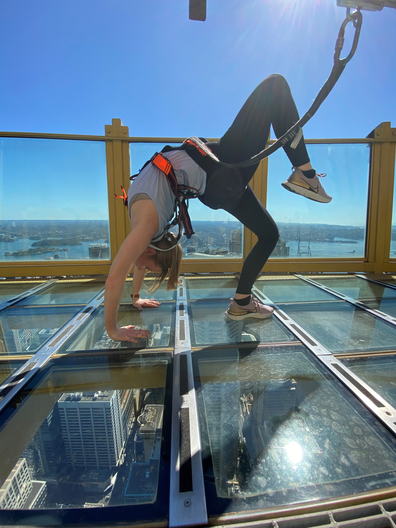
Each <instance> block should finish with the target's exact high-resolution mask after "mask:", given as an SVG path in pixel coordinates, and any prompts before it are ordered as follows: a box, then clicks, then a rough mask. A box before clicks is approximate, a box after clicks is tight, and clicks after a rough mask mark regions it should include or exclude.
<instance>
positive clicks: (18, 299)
mask: <svg viewBox="0 0 396 528" xmlns="http://www.w3.org/2000/svg"><path fill="white" fill-rule="evenodd" d="M58 280H59V278H57V279H50V280H48V281H46V282H44V283H43V284H38V285H37V286H34V287H33V288H30V289H29V290H26V291H24V292H22V293H20V294H19V295H15V296H14V297H11V298H10V299H7V300H6V301H4V302H2V303H1V304H0V312H1V311H2V310H5V309H6V308H8V307H9V306H13V305H14V304H17V303H19V302H21V301H24V300H25V299H27V298H28V297H31V296H32V295H34V294H35V293H41V292H43V291H44V290H46V289H47V288H49V287H50V286H53V285H54V284H56V283H57V282H58Z"/></svg>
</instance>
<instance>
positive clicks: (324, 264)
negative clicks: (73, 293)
mask: <svg viewBox="0 0 396 528" xmlns="http://www.w3.org/2000/svg"><path fill="white" fill-rule="evenodd" d="M0 137H9V138H41V139H49V140H50V139H64V140H79V141H104V142H105V143H106V163H107V181H108V200H109V201H108V205H109V220H110V241H111V242H110V244H111V259H110V260H108V261H69V262H51V264H48V263H47V262H41V261H32V262H27V263H25V262H23V263H20V262H15V261H13V262H10V263H9V264H8V263H0V275H1V276H4V277H14V276H15V275H18V276H21V277H22V276H25V277H27V276H30V277H31V276H37V277H44V276H47V277H48V276H57V275H69V276H70V275H74V276H76V275H101V274H107V273H108V271H109V268H110V265H111V262H112V261H113V259H114V258H115V255H116V254H117V251H118V249H119V247H120V246H121V244H122V242H123V240H124V239H125V237H126V235H127V234H128V232H129V229H130V227H129V219H128V215H127V211H126V208H124V207H121V206H120V203H119V201H118V200H115V199H114V198H113V194H114V193H119V190H120V187H121V185H122V186H124V187H125V188H127V187H128V185H129V176H130V158H129V145H130V143H152V144H153V150H154V149H155V143H181V142H182V141H183V140H184V138H166V137H165V138H164V137H162V138H159V137H152V138H148V137H141V138H140V137H130V136H129V132H128V127H126V126H123V124H122V122H121V120H120V119H113V120H112V124H111V125H105V134H104V136H82V135H69V134H39V133H20V132H0ZM209 139H210V140H214V139H216V138H209ZM269 143H270V144H271V143H273V141H269ZM306 143H307V144H329V143H331V144H359V143H363V144H370V145H371V149H372V156H371V167H370V190H369V204H368V220H367V255H366V257H365V258H355V259H301V258H300V259H294V260H293V259H271V260H270V261H269V262H267V264H266V267H265V271H266V272H269V273H273V272H276V273H279V272H283V273H290V272H292V273H296V272H300V273H302V272H311V271H317V272H331V271H334V272H341V271H344V272H345V271H347V272H356V269H357V268H359V269H360V270H361V271H363V272H375V273H382V272H387V271H394V272H396V259H391V258H390V255H389V248H390V236H391V218H392V208H393V196H394V195H393V180H394V177H395V149H396V128H391V126H390V123H387V122H385V123H382V124H381V125H379V126H378V127H377V128H375V129H374V131H373V132H372V133H371V134H370V136H369V137H367V138H355V139H340V138H332V139H314V140H306ZM267 178H268V160H263V161H262V162H261V163H260V165H259V168H258V170H257V171H256V174H255V176H254V178H253V180H252V182H251V185H252V187H253V189H254V191H255V193H256V195H257V197H258V198H259V200H260V201H261V202H262V203H263V204H264V205H265V204H266V199H267ZM255 240H256V239H255V236H254V235H252V234H251V232H250V231H248V230H247V229H245V230H244V257H246V255H247V254H248V252H249V251H250V249H251V248H252V247H253V245H254V244H255ZM242 265H243V259H221V260H220V259H204V260H199V259H193V260H188V259H186V260H184V262H183V264H182V268H181V271H182V272H183V273H190V272H194V273H195V272H200V273H205V272H224V271H226V272H238V271H240V270H241V268H242Z"/></svg>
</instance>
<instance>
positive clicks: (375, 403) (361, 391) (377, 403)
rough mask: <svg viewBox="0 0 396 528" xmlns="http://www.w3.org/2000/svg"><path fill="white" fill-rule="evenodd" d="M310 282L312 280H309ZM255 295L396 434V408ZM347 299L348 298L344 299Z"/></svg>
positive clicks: (293, 323) (293, 322)
mask: <svg viewBox="0 0 396 528" xmlns="http://www.w3.org/2000/svg"><path fill="white" fill-rule="evenodd" d="M307 282H310V281H307ZM253 293H254V295H256V296H257V297H258V298H259V299H261V300H262V301H263V302H265V303H266V304H272V306H273V307H274V308H275V311H274V315H275V317H277V319H278V320H279V321H281V322H282V323H283V324H284V325H285V326H286V327H287V328H288V330H290V332H292V333H293V334H294V335H295V336H296V337H297V338H298V339H299V340H301V342H302V343H303V344H304V345H305V346H306V347H307V348H308V350H310V352H312V353H313V354H314V355H315V356H316V357H317V358H318V359H319V361H320V362H321V363H322V364H323V365H325V366H326V367H327V368H328V369H329V370H330V371H331V372H332V373H333V374H334V376H335V377H336V378H337V379H339V380H340V381H341V382H342V383H343V384H344V385H345V386H346V387H347V388H348V389H349V390H350V391H351V392H352V393H353V394H354V395H355V396H356V397H357V398H358V399H359V400H360V401H361V402H362V403H363V405H364V406H365V407H367V408H368V409H369V410H370V411H371V412H372V413H373V414H374V416H376V418H378V419H379V420H380V421H381V422H382V423H383V424H384V425H385V426H386V427H387V428H388V429H389V430H390V431H391V432H392V433H393V434H394V435H395V436H396V409H395V408H394V407H392V406H391V405H389V404H388V402H387V401H386V400H385V399H384V398H383V397H382V396H380V395H379V394H378V393H377V392H376V391H375V390H373V389H372V388H371V387H369V385H367V384H366V383H365V382H363V381H362V380H361V379H360V378H359V377H358V376H357V375H356V374H354V373H353V372H352V371H351V370H350V369H349V368H348V367H346V366H345V365H344V364H343V363H341V361H339V360H338V359H337V358H336V357H334V355H333V354H332V353H331V352H330V351H329V350H328V349H327V348H326V347H324V346H323V345H321V344H320V343H319V342H318V341H317V340H316V339H315V338H314V337H313V336H311V335H310V334H309V333H308V332H307V331H306V330H304V329H303V328H301V326H300V325H298V324H297V323H296V322H295V321H294V320H293V319H292V318H291V317H289V316H288V315H287V314H286V313H285V312H283V310H281V309H279V307H278V306H277V305H276V304H274V303H273V302H272V301H271V299H269V297H267V296H266V295H264V294H263V293H262V292H261V291H260V290H257V291H256V289H255V290H254V292H253ZM344 300H346V299H344Z"/></svg>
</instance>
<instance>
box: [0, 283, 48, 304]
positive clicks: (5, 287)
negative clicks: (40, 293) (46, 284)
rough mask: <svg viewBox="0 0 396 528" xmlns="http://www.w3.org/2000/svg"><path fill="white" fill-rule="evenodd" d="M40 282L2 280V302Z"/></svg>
mask: <svg viewBox="0 0 396 528" xmlns="http://www.w3.org/2000/svg"><path fill="white" fill-rule="evenodd" d="M39 284H42V283H40V282H8V281H0V304H1V303H3V302H6V301H8V300H9V299H12V298H13V297H16V296H17V295H20V294H21V293H23V292H25V291H27V290H31V289H32V288H35V287H36V286H38V285H39Z"/></svg>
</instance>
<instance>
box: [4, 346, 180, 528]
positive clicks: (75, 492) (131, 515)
mask: <svg viewBox="0 0 396 528" xmlns="http://www.w3.org/2000/svg"><path fill="white" fill-rule="evenodd" d="M170 367H171V358H170V355H167V354H161V355H160V354H159V355H156V356H152V355H150V357H147V356H146V357H143V356H139V357H136V356H131V355H127V356H126V355H122V356H119V355H114V354H112V355H109V356H101V357H100V358H99V357H95V358H93V357H87V356H85V357H81V356H80V357H79V358H73V357H71V356H69V357H65V358H60V359H56V360H52V361H51V362H50V363H49V364H48V366H46V368H45V370H44V371H43V372H40V374H39V375H36V376H35V377H34V378H33V379H32V380H31V382H30V383H29V385H28V386H27V387H26V388H25V390H24V392H23V395H22V401H21V403H20V406H22V407H23V411H22V412H19V413H17V412H12V411H11V412H9V413H7V416H6V417H4V416H0V456H1V461H2V463H1V468H0V489H1V490H2V491H3V494H2V495H1V497H2V503H1V505H0V506H1V509H0V520H1V521H2V522H1V523H0V524H1V525H2V526H3V525H4V521H6V522H7V524H10V523H11V521H14V522H15V524H17V525H19V522H18V520H20V519H21V518H23V515H24V512H23V511H15V510H12V509H11V510H10V508H13V505H12V503H13V500H14V498H15V494H14V495H13V494H12V488H14V489H18V487H19V491H20V496H18V497H17V499H18V502H19V504H18V506H16V507H19V508H24V509H25V510H26V509H30V508H31V509H33V510H40V511H41V512H42V513H41V519H43V518H45V512H43V509H47V510H48V509H50V510H51V513H50V514H47V517H46V518H47V519H48V518H50V519H51V524H57V525H58V524H68V523H69V522H73V521H74V522H81V521H80V519H81V517H82V516H83V517H84V519H85V520H86V519H87V518H89V515H90V512H92V513H93V515H94V518H93V520H95V518H96V522H99V521H101V522H106V521H107V522H108V523H110V524H112V523H113V522H116V521H118V522H122V521H123V522H125V521H126V520H128V521H129V522H136V521H138V520H140V519H144V520H146V521H147V519H152V520H153V522H154V521H165V520H166V518H167V517H168V498H169V484H168V483H169V460H165V458H164V454H166V453H168V452H169V445H168V444H169V438H170V429H169V423H170V415H169V413H170V396H171V392H170V380H171V368H170ZM11 408H12V406H11ZM4 419H6V420H7V427H2V424H3V423H4ZM21 430H23V434H21V433H20V431H21ZM4 491H5V493H4ZM125 505H131V506H133V507H132V508H131V507H129V508H128V507H126V506H125ZM14 507H15V506H14ZM93 507H96V510H92V508H93ZM73 508H89V509H90V511H88V512H87V513H85V514H82V513H78V512H77V513H76V511H73ZM7 510H9V511H7ZM43 516H44V517H43ZM30 518H31V519H32V517H30ZM21 524H25V523H21ZM29 524H30V523H29ZM33 524H35V523H34V521H33ZM40 524H41V523H40ZM46 524H47V523H46Z"/></svg>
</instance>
